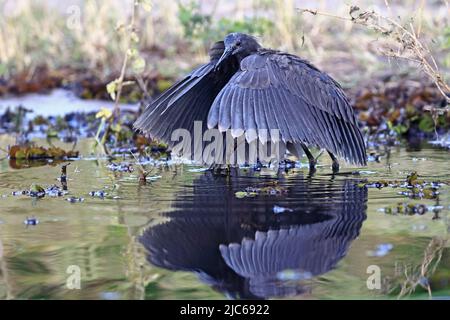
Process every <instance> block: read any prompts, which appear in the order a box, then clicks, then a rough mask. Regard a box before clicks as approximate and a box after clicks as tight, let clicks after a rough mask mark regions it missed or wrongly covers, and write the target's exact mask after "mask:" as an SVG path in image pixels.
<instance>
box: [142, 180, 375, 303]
mask: <svg viewBox="0 0 450 320" xmlns="http://www.w3.org/2000/svg"><path fill="white" fill-rule="evenodd" d="M233 178H234V179H228V178H227V177H225V176H220V177H217V176H215V175H213V174H210V173H206V174H205V175H202V176H200V177H199V178H197V179H195V180H194V183H193V188H192V194H191V193H189V192H188V193H186V192H185V190H184V191H183V192H180V193H178V194H176V201H174V202H173V203H172V206H171V208H170V210H168V212H165V213H163V214H162V216H163V217H164V218H166V219H164V220H165V221H164V222H162V223H161V224H156V225H155V224H154V223H152V224H151V226H149V227H148V228H147V229H146V230H145V232H144V233H143V235H142V236H141V237H140V242H141V243H142V244H143V245H144V247H145V248H146V249H147V252H148V254H147V259H148V261H149V262H150V263H151V264H153V265H156V266H157V267H161V268H164V269H168V270H173V271H181V270H182V271H189V272H194V273H195V274H197V275H198V277H199V279H200V280H201V281H202V282H204V283H206V284H208V285H210V286H212V287H213V288H215V289H216V290H218V291H220V292H224V293H226V294H227V296H230V297H233V298H240V299H262V298H271V297H282V296H292V295H299V294H303V293H304V292H308V288H307V287H305V284H306V285H307V283H305V282H304V281H292V280H291V281H289V279H285V280H283V279H280V278H279V275H280V274H279V273H280V272H281V273H282V272H283V271H285V270H291V271H293V272H294V273H297V274H299V273H300V275H302V274H303V275H304V276H306V277H307V278H309V277H318V276H321V275H324V274H326V273H327V272H329V271H330V270H333V269H334V268H335V267H336V265H337V264H338V263H339V261H341V260H342V259H343V258H344V257H345V256H346V254H347V252H348V249H349V247H350V246H351V243H352V242H353V241H354V240H355V239H356V238H357V237H358V235H359V233H360V230H361V227H362V225H363V222H364V220H365V219H366V208H367V189H366V188H360V187H359V186H358V185H357V180H352V179H345V180H337V181H336V180H334V181H325V180H321V179H318V180H314V181H313V182H311V181H310V180H309V179H308V178H306V177H303V176H302V175H297V176H295V177H292V176H291V177H289V178H286V177H281V178H280V180H277V181H280V183H281V185H283V186H285V187H286V188H287V189H288V193H286V194H282V195H279V196H277V197H271V196H268V197H257V198H255V199H253V201H251V202H249V201H247V200H246V199H238V198H236V196H235V193H236V192H237V191H239V190H243V188H246V187H247V186H248V185H249V181H252V179H253V178H254V176H253V175H252V174H251V173H247V174H242V175H241V174H239V175H236V176H233ZM263 179H264V180H259V179H258V181H259V182H261V181H265V182H266V183H270V182H273V179H271V178H263ZM211 190H214V192H211ZM312 195H314V196H312ZM274 205H281V206H283V207H287V208H290V209H291V210H292V211H289V212H283V213H278V214H274V211H273V208H274ZM305 280H306V279H305Z"/></svg>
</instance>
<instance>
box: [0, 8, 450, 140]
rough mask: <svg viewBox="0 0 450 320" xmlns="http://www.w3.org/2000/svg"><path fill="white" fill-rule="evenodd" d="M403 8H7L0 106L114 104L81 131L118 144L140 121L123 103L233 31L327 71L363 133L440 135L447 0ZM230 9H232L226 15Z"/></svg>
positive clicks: (143, 97) (446, 122) (1, 22)
mask: <svg viewBox="0 0 450 320" xmlns="http://www.w3.org/2000/svg"><path fill="white" fill-rule="evenodd" d="M406 2H407V3H408V4H409V5H406V3H404V2H402V3H401V4H396V3H394V2H391V1H387V0H386V1H379V3H377V4H376V5H369V4H368V3H366V2H365V1H362V2H359V3H358V5H359V6H360V7H361V9H360V8H359V7H356V6H338V7H337V8H334V7H333V5H330V4H328V3H326V1H319V2H317V3H308V2H306V3H302V5H311V6H314V8H311V9H303V8H302V9H301V8H299V7H298V4H297V3H296V2H295V1H291V0H286V1H281V0H274V1H258V0H254V1H250V2H249V3H248V4H240V3H239V2H236V3H234V2H229V3H227V4H226V5H225V4H224V3H222V2H221V1H218V0H216V1H212V2H208V3H202V2H200V3H196V2H193V1H177V2H170V3H159V2H158V3H157V4H156V3H153V2H152V1H148V0H136V1H135V2H130V3H125V2H121V1H110V2H108V3H107V4H106V3H103V2H98V1H92V0H86V1H79V2H78V4H76V5H71V4H68V3H65V2H64V1H63V2H62V3H61V4H59V5H55V4H53V5H51V4H48V3H44V2H39V3H37V2H33V1H31V0H22V1H19V2H17V3H16V2H14V1H5V2H3V6H2V7H0V10H2V11H3V14H2V16H1V17H0V27H1V28H0V99H1V97H2V96H8V95H19V96H20V95H23V94H27V93H36V92H38V93H45V92H49V91H50V90H52V89H55V88H65V89H68V90H71V91H72V92H74V93H75V94H76V95H77V96H78V97H80V98H82V99H103V100H111V99H112V100H113V101H115V105H116V107H115V112H114V113H113V114H108V115H105V114H103V113H102V114H100V113H101V112H99V114H100V115H99V114H97V115H98V118H97V121H98V122H99V123H98V130H94V128H91V129H89V131H90V132H95V131H96V132H97V133H96V134H94V135H95V136H96V138H97V140H98V142H99V143H100V144H102V145H103V144H105V142H106V141H109V142H111V141H115V142H114V146H117V141H119V140H120V137H125V136H126V137H127V138H129V137H130V136H136V135H135V134H133V133H132V131H133V130H132V127H131V124H132V122H133V121H134V119H135V118H136V116H137V114H132V113H131V114H130V112H129V111H127V112H122V114H120V103H125V102H132V103H136V102H140V103H141V105H142V106H144V105H145V104H147V103H148V102H149V101H151V100H152V98H154V97H155V96H157V95H158V94H159V93H161V92H162V91H164V90H165V89H167V88H168V87H170V85H171V84H172V83H173V82H174V81H175V80H177V79H178V78H179V76H180V74H183V72H185V71H186V70H189V69H190V68H192V67H193V66H194V65H198V64H200V63H202V62H204V61H206V59H207V51H208V48H209V46H210V44H211V43H213V42H214V41H217V40H219V39H222V38H223V37H224V35H225V34H227V33H230V32H246V33H251V34H254V35H256V36H257V37H258V38H259V39H260V41H261V42H262V43H264V44H265V45H266V46H268V47H273V48H278V49H280V50H283V51H290V52H293V53H295V54H298V55H300V56H302V57H304V58H306V59H308V60H310V61H311V62H312V63H313V64H315V65H316V66H318V67H319V68H320V69H321V70H323V71H325V72H329V73H330V74H331V75H332V76H333V77H334V78H335V79H336V80H337V81H338V82H339V83H341V85H342V86H343V88H344V89H345V91H346V93H347V95H348V97H349V98H350V101H351V104H352V106H353V107H354V108H355V110H356V111H357V113H358V117H359V120H360V121H361V124H362V125H363V130H364V131H365V132H366V134H376V133H379V132H385V131H387V132H392V133H394V134H396V135H398V136H405V137H407V138H411V137H414V138H417V137H419V138H427V139H437V138H438V137H440V136H441V135H442V134H443V135H446V134H448V132H449V129H450V112H449V109H448V96H447V97H446V96H445V90H446V88H447V87H448V85H447V84H446V83H448V79H446V78H445V77H446V76H447V77H448V74H449V70H450V27H449V24H448V19H449V18H448V16H447V15H446V12H448V9H449V7H448V2H447V1H433V2H432V3H428V2H426V1H413V0H409V1H406ZM219 3H220V4H221V5H220V6H219ZM219 8H220V10H219ZM227 12H234V14H233V15H232V18H230V15H228V14H227ZM329 12H333V14H329ZM386 21H387V23H386ZM402 32H403V33H402ZM405 32H406V33H407V35H406V36H405ZM408 34H409V35H408ZM411 34H412V35H413V36H414V38H413V39H411V37H412V36H410V35H411ZM446 86H447V87H446ZM9 107H10V108H8V109H7V110H6V112H5V113H4V114H3V115H2V120H1V121H0V129H2V130H1V131H3V132H13V129H8V128H12V127H11V126H8V125H6V124H5V123H7V122H8V121H9V120H11V119H10V118H11V115H12V114H16V115H21V112H20V110H19V109H20V108H17V107H19V106H9ZM24 107H25V108H26V107H28V106H24ZM60 107H61V108H63V107H64V106H60ZM14 108H15V109H14ZM16 111H17V112H16ZM12 118H14V117H12ZM82 118H83V119H84V118H86V119H87V118H90V116H83V117H82ZM35 120H36V119H35ZM37 121H38V123H39V122H40V121H41V122H42V119H37ZM47 122H51V121H47ZM60 122H61V123H62V122H64V121H60ZM61 123H60V125H61ZM13 127H14V126H13ZM50 127H54V129H55V130H56V131H58V129H61V128H59V127H58V126H57V127H55V126H50ZM15 128H16V129H17V130H19V129H18V128H17V126H15ZM124 128H127V130H126V131H127V132H125V133H124V132H123V130H125V129H124ZM20 130H22V131H23V129H20ZM101 131H102V132H103V134H102V132H101ZM128 131H130V132H128ZM112 133H113V134H112ZM113 137H114V138H113Z"/></svg>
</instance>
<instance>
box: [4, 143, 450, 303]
mask: <svg viewBox="0 0 450 320" xmlns="http://www.w3.org/2000/svg"><path fill="white" fill-rule="evenodd" d="M0 141H2V142H1V145H0V147H2V148H4V147H5V145H6V144H7V140H0ZM86 143H87V142H85V143H84V145H86ZM78 148H79V149H81V150H82V153H83V154H85V155H87V151H86V150H89V148H88V147H86V146H83V143H81V144H79V146H78ZM1 157H3V155H1V154H0V158H1ZM90 159H91V160H90ZM325 160H326V159H325V157H323V161H325ZM128 161H131V159H128ZM448 162H449V152H448V151H445V150H439V149H432V148H430V147H429V146H424V148H423V149H422V150H420V151H414V152H412V151H411V152H410V151H406V149H405V148H403V147H398V148H393V149H392V152H391V157H390V158H389V159H386V158H382V159H381V162H380V163H376V162H371V163H369V165H368V167H367V168H363V169H355V168H347V167H344V168H342V170H341V171H342V172H343V173H344V174H340V175H337V176H335V177H332V176H331V175H330V169H329V167H328V164H327V165H325V166H323V167H320V168H319V169H318V170H317V173H316V174H315V175H314V176H313V177H308V174H307V170H306V169H297V170H296V171H295V172H289V173H288V174H281V175H280V176H278V177H276V176H275V175H273V174H272V175H271V174H270V172H269V173H268V174H261V173H253V172H248V171H246V170H240V171H239V173H236V172H234V173H233V175H232V176H231V177H224V176H212V175H211V174H209V173H207V172H199V171H200V170H195V167H192V166H188V165H176V166H166V167H165V166H162V167H156V168H153V171H152V173H151V175H152V176H153V177H155V179H154V181H152V182H151V183H149V184H147V185H140V184H139V183H138V181H137V173H136V172H131V173H117V172H111V171H110V170H109V169H108V168H107V165H108V162H107V161H106V160H92V158H84V159H81V160H77V161H74V162H72V164H71V165H70V166H69V167H68V175H69V181H68V185H69V194H68V195H66V196H63V197H58V198H50V197H44V198H42V199H32V198H30V197H28V196H12V195H11V192H13V191H16V190H22V189H27V188H29V186H30V184H31V183H38V184H40V185H44V186H46V185H50V184H53V183H56V184H58V183H59V182H58V181H57V180H56V179H57V178H58V177H59V174H60V165H54V166H52V165H45V166H39V167H30V168H26V169H19V170H18V169H13V168H12V167H11V164H10V163H9V160H8V159H4V160H2V161H0V297H1V298H33V299H37V298H39V299H50V298H51V299H78V298H84V299H132V298H133V299H166V298H175V299H176V298H194V299H212V298H214V299H217V298H218V299H222V298H230V297H231V298H295V299H311V298H327V299H328V298H331V299H333V298H396V297H397V296H398V294H399V293H400V291H399V290H393V291H392V292H391V293H389V292H388V291H389V288H396V287H398V286H399V285H401V284H402V283H403V284H404V283H406V280H407V278H406V276H405V274H406V275H408V277H409V279H415V280H417V282H420V283H422V284H427V283H429V284H430V286H431V290H432V296H433V297H434V298H449V297H450V250H449V246H450V245H449V243H448V242H445V241H446V240H447V239H448V231H449V228H450V227H449V226H450V222H449V206H450V195H449V190H450V187H449V186H443V187H441V188H440V189H439V192H440V195H439V200H426V199H414V200H412V199H409V198H406V197H405V196H402V195H399V194H398V192H399V191H400V189H398V188H397V189H395V188H383V189H381V190H379V189H376V188H369V189H367V188H365V187H361V186H360V185H358V184H359V183H360V182H361V181H364V180H369V181H377V180H380V179H388V180H395V179H399V180H404V178H405V177H406V174H407V173H408V172H410V171H412V170H416V171H418V173H419V174H420V179H424V180H427V181H438V180H439V181H447V182H448V181H450V172H449V169H448ZM388 164H389V166H388ZM354 170H359V171H361V174H360V175H355V174H350V173H351V172H352V171H354ZM345 173H348V174H345ZM159 176H160V178H158V177H159ZM275 181H277V182H275ZM274 183H275V184H274ZM249 186H252V187H257V188H265V189H262V190H263V192H262V193H260V194H258V195H256V196H254V197H244V198H241V199H240V198H237V197H236V192H239V191H244V190H245V188H246V187H249ZM96 190H104V191H105V192H106V193H107V195H106V197H105V198H103V199H101V198H94V197H91V196H89V192H90V191H96ZM268 190H269V191H270V190H272V191H273V193H275V194H270V193H271V192H268ZM266 193H269V194H266ZM2 195H3V197H2ZM69 196H76V197H83V198H84V199H85V200H84V201H83V202H80V203H70V202H68V201H66V198H68V197H69ZM399 202H405V203H413V204H425V205H426V206H428V207H430V208H429V209H432V208H431V207H433V206H440V207H442V208H441V210H440V212H439V213H438V214H437V216H438V218H437V219H436V214H435V213H433V212H427V213H425V214H423V215H412V216H409V215H388V214H386V213H384V212H382V211H381V210H380V209H382V208H385V207H395V206H397V204H398V203H399ZM32 216H35V217H36V218H37V219H38V220H39V224H37V225H28V226H27V225H25V224H24V220H25V219H26V218H27V217H32ZM426 258H428V259H431V261H433V262H436V261H438V260H439V261H438V264H437V265H436V267H435V270H432V269H433V264H432V265H431V266H429V267H428V268H426V270H427V272H426V273H424V274H423V276H421V271H420V270H421V266H422V264H423V263H424V261H425V260H426ZM69 266H76V267H75V268H77V267H79V268H80V271H81V283H80V284H81V289H69V288H68V286H67V282H68V279H69V284H70V283H72V284H73V282H71V281H70V280H71V279H73V278H70V276H71V274H69V273H67V271H68V268H69ZM369 266H376V267H375V268H377V267H379V270H380V276H381V277H380V280H381V288H380V289H377V288H375V289H373V290H370V289H369V288H368V286H367V279H368V277H369V276H370V275H371V274H368V273H367V270H368V268H369V269H370V268H374V267H369ZM72 270H73V269H72ZM69 271H70V270H69ZM402 297H403V298H428V293H427V291H426V290H425V289H423V288H422V287H421V286H420V285H418V286H417V287H416V290H415V293H413V294H412V295H402Z"/></svg>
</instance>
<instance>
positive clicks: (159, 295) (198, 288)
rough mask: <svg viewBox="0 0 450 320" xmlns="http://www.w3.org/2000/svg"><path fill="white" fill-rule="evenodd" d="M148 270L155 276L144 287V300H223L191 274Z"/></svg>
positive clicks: (217, 293)
mask: <svg viewBox="0 0 450 320" xmlns="http://www.w3.org/2000/svg"><path fill="white" fill-rule="evenodd" d="M150 268H151V269H152V271H153V274H154V275H156V276H154V278H153V279H152V280H151V281H149V282H148V283H147V285H146V286H145V299H224V295H223V294H222V293H219V292H217V291H215V290H214V289H212V288H211V287H210V286H208V285H207V284H204V283H202V282H201V281H200V280H199V279H198V277H197V276H196V275H195V274H193V273H190V272H183V271H177V272H171V271H167V270H164V269H161V268H155V267H153V266H150Z"/></svg>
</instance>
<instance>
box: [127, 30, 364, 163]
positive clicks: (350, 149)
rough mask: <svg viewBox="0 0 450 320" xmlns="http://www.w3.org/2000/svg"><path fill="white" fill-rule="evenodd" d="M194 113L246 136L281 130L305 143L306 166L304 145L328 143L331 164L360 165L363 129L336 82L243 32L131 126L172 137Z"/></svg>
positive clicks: (266, 137)
mask: <svg viewBox="0 0 450 320" xmlns="http://www.w3.org/2000/svg"><path fill="white" fill-rule="evenodd" d="M195 120H201V121H203V122H204V123H207V126H208V128H219V130H220V131H225V130H227V129H231V133H232V135H233V136H234V137H237V136H239V135H241V134H243V133H245V135H246V140H247V141H248V142H251V141H253V140H254V139H259V140H261V141H262V142H264V143H265V142H267V141H270V140H271V137H270V134H266V132H264V131H261V129H279V130H280V136H281V139H282V141H283V142H284V143H286V144H287V147H288V149H289V150H290V151H291V152H292V153H293V154H294V155H297V156H299V155H300V153H301V151H302V150H303V151H304V152H305V153H306V155H307V156H308V158H309V160H310V163H311V165H312V166H314V164H315V159H314V158H313V157H312V155H311V153H310V152H309V151H308V149H307V145H314V146H318V147H320V148H324V149H326V150H327V151H328V152H329V154H330V156H331V157H332V159H333V168H334V169H336V170H337V169H338V167H339V164H338V162H337V159H336V158H335V157H334V155H336V156H339V157H341V158H344V159H345V160H347V161H348V162H350V163H353V164H356V165H365V164H366V150H365V144H364V140H363V136H362V134H361V132H360V130H359V128H358V124H357V120H356V117H355V114H354V112H353V109H352V108H351V106H350V104H349V102H348V99H347V97H346V96H345V94H344V92H343V90H342V88H341V87H340V85H339V84H338V83H337V82H336V81H334V80H333V79H332V78H331V77H330V76H329V75H327V74H325V73H323V72H321V71H319V70H318V69H317V68H316V67H314V66H313V65H312V64H310V63H309V62H307V61H305V60H303V59H301V58H299V57H297V56H295V55H292V54H288V53H283V52H280V51H275V50H271V49H264V48H262V47H261V46H260V45H259V44H258V42H257V41H256V40H255V38H253V37H251V36H249V35H246V34H242V33H231V34H229V35H227V36H226V37H225V41H224V42H217V43H215V44H214V45H213V46H212V48H211V50H210V62H208V63H206V64H204V65H201V66H200V67H198V68H197V69H195V70H194V71H192V72H191V73H190V74H189V75H187V76H186V77H185V78H183V79H182V80H180V81H178V82H177V83H176V84H174V85H173V86H172V87H171V88H170V89H168V90H167V91H166V92H164V93H163V94H162V95H161V96H160V97H159V98H158V99H156V100H155V101H154V102H153V103H152V104H150V105H149V106H148V107H147V108H146V110H145V111H144V112H143V114H142V115H141V116H140V117H139V119H138V120H137V121H136V123H135V128H137V129H139V130H141V131H143V132H145V133H148V134H149V135H150V136H152V137H155V138H158V139H161V140H164V141H166V142H169V143H170V136H171V133H172V131H173V130H174V129H177V128H184V129H187V130H189V131H191V132H192V130H193V122H194V121H195ZM205 129H206V128H205ZM251 129H255V130H251ZM272 140H273V139H272Z"/></svg>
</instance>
